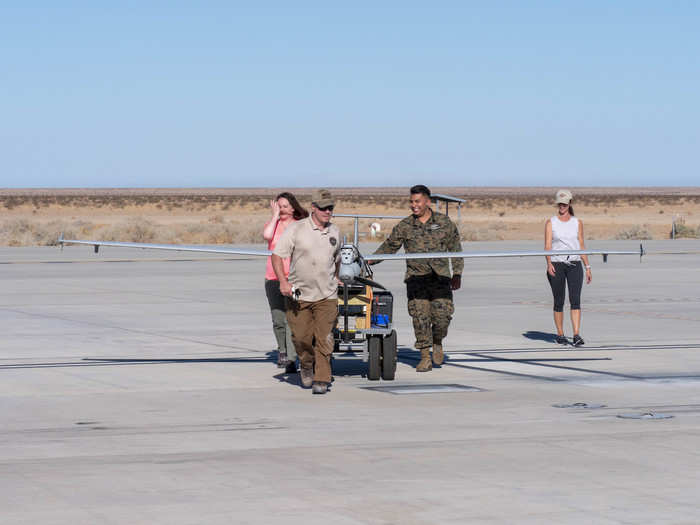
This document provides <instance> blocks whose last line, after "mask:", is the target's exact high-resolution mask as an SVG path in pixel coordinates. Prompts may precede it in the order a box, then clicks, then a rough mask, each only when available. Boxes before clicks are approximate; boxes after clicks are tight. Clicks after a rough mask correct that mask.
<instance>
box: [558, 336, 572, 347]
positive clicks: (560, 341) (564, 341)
mask: <svg viewBox="0 0 700 525" xmlns="http://www.w3.org/2000/svg"><path fill="white" fill-rule="evenodd" d="M575 339H576V336H574V340H575ZM557 344H559V345H568V344H569V340H568V339H567V338H566V336H565V335H558V336H557Z"/></svg>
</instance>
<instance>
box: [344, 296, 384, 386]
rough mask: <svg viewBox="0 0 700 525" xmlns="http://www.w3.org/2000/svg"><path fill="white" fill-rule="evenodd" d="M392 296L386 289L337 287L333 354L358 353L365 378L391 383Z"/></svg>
mask: <svg viewBox="0 0 700 525" xmlns="http://www.w3.org/2000/svg"><path fill="white" fill-rule="evenodd" d="M393 306H394V297H393V295H392V294H391V292H389V291H388V290H375V289H373V288H372V287H371V286H368V285H362V284H350V285H341V286H340V287H339V288H338V324H337V326H336V328H335V329H334V330H333V337H334V345H333V351H334V352H354V351H357V350H362V360H363V361H364V362H365V363H367V379H369V380H371V381H376V380H378V379H379V378H382V379H385V380H387V381H392V380H393V379H394V376H395V375H396V355H397V348H396V330H394V329H393V328H392V318H393Z"/></svg>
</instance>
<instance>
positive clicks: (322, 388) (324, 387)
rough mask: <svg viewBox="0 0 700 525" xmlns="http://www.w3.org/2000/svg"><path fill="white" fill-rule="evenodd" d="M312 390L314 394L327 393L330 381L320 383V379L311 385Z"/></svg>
mask: <svg viewBox="0 0 700 525" xmlns="http://www.w3.org/2000/svg"><path fill="white" fill-rule="evenodd" d="M311 392H313V393H314V394H325V393H326V392H328V383H319V382H318V381H315V382H314V384H313V386H312V387H311Z"/></svg>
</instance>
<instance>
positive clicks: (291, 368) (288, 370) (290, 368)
mask: <svg viewBox="0 0 700 525" xmlns="http://www.w3.org/2000/svg"><path fill="white" fill-rule="evenodd" d="M284 373H285V374H296V373H297V364H296V363H295V362H294V361H289V362H288V363H287V366H285V367H284Z"/></svg>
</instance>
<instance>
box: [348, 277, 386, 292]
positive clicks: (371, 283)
mask: <svg viewBox="0 0 700 525" xmlns="http://www.w3.org/2000/svg"><path fill="white" fill-rule="evenodd" d="M355 280H356V281H357V282H358V283H362V284H365V285H367V286H371V287H373V288H379V289H380V290H386V288H384V287H383V286H382V285H381V284H379V283H378V282H376V281H373V280H372V279H367V278H366V277H355Z"/></svg>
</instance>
